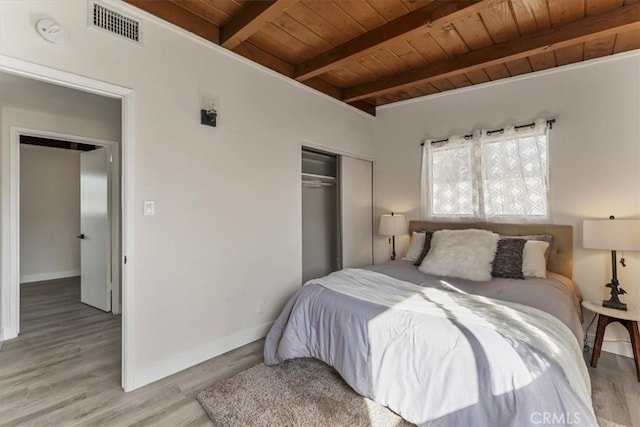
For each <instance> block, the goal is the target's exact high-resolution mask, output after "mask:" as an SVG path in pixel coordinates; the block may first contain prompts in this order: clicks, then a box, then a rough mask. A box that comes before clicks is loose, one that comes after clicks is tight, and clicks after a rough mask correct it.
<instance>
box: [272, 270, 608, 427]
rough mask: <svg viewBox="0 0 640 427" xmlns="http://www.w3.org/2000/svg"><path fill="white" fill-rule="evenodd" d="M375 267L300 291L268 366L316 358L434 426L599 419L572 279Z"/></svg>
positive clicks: (275, 334)
mask: <svg viewBox="0 0 640 427" xmlns="http://www.w3.org/2000/svg"><path fill="white" fill-rule="evenodd" d="M369 269H370V270H372V271H377V272H378V273H384V275H383V274H378V273H375V272H373V273H367V272H364V273H358V272H357V271H353V272H346V273H340V274H337V275H333V276H329V277H328V278H323V279H319V280H317V281H315V282H314V281H310V283H308V284H307V285H306V286H304V287H303V288H302V289H300V290H299V291H298V292H297V293H296V294H295V295H294V296H293V297H292V298H291V300H290V301H289V302H288V304H287V305H286V307H285V309H284V310H283V312H282V313H281V315H280V316H279V318H278V319H277V321H276V323H275V324H274V326H273V328H272V330H271V331H270V333H269V335H268V336H267V341H266V344H265V363H266V364H267V365H273V364H277V363H279V362H282V361H284V360H287V359H291V358H297V357H315V358H317V359H320V360H322V361H324V362H325V363H327V364H329V365H331V366H333V367H334V368H335V369H336V370H337V371H338V372H339V373H340V374H341V375H342V377H343V378H344V379H345V381H346V382H347V383H348V384H349V385H350V386H351V387H352V388H353V389H354V390H355V391H357V392H358V393H360V394H362V395H364V396H367V397H369V398H371V399H373V400H375V401H377V402H379V403H381V404H383V405H386V406H388V407H389V408H391V409H392V410H394V411H395V412H397V413H399V414H400V415H401V416H402V417H403V418H405V419H407V420H408V421H411V422H413V423H416V424H419V425H424V426H503V425H505V426H506V425H514V426H526V425H576V424H578V425H581V426H592V425H597V424H596V423H595V420H594V416H593V412H592V409H591V406H590V400H589V397H588V393H589V391H590V390H589V387H590V386H589V384H588V377H587V378H586V379H585V381H584V382H582V383H581V382H580V379H579V377H580V375H579V374H577V373H576V372H584V371H585V370H584V362H583V361H582V359H581V358H580V356H579V353H580V349H579V342H580V341H581V340H580V337H581V333H579V332H578V328H579V323H580V320H579V311H578V309H576V306H575V300H576V299H577V296H576V294H575V292H574V291H573V290H572V289H570V287H569V286H568V285H565V284H563V283H562V282H559V281H556V280H552V279H551V280H537V279H535V280H532V279H528V280H525V281H516V280H498V279H496V280H493V281H491V282H487V283H478V282H468V281H465V280H459V279H451V278H446V279H445V278H440V277H434V276H428V275H425V274H422V273H420V272H418V271H417V268H416V267H414V266H412V265H410V264H409V263H406V262H403V261H397V262H394V263H387V264H383V265H380V266H373V267H370V268H369ZM356 273H358V274H356ZM360 276H362V280H360ZM369 276H371V277H369ZM390 276H393V277H396V278H398V279H400V280H395V279H393V278H392V277H390ZM385 277H386V280H384V278H385ZM374 279H375V280H377V282H375V281H374ZM349 280H352V282H349V283H347V282H348V281H349ZM360 282H361V283H360ZM385 282H388V283H385ZM407 282H409V283H407ZM415 284H418V285H421V286H422V288H420V287H417V286H415ZM424 287H426V289H425V288H424ZM356 288H357V289H359V291H357V292H356V291H353V292H352V291H351V290H352V289H356ZM413 288H415V289H424V294H421V293H419V292H418V293H416V291H415V289H413ZM429 288H431V289H429ZM396 290H397V291H396ZM443 291H446V292H443ZM401 292H404V294H402V293H401ZM394 293H395V294H398V295H404V297H403V298H400V299H396V300H394V298H396V297H397V295H394ZM466 293H474V294H477V295H484V296H487V297H490V298H491V299H489V298H482V297H476V296H468V295H466ZM411 295H413V296H417V297H418V298H417V299H416V298H413V297H411V298H409V296H411ZM493 298H498V299H502V300H503V301H505V303H503V304H496V302H495V299H493ZM550 299H551V300H554V301H555V300H558V299H560V302H559V303H556V302H552V301H550ZM394 301H395V302H394ZM506 301H512V302H515V303H520V304H522V303H526V304H528V305H529V306H534V307H535V308H534V309H530V308H528V307H522V308H521V311H518V310H517V308H518V306H517V305H514V304H510V303H506ZM537 309H540V310H541V311H538V310H537ZM545 312H546V313H549V314H551V315H553V316H548V315H547V314H545ZM567 313H570V314H569V315H567ZM554 316H555V317H554ZM556 317H557V318H559V319H560V321H558V320H557V319H556ZM538 318H539V319H538ZM576 324H577V325H578V328H576ZM570 331H573V333H574V334H575V338H577V339H574V335H573V334H572V333H571V332H570ZM533 338H535V339H533ZM576 354H577V356H576ZM580 363H582V366H580V365H579V364H580ZM578 368H580V369H578ZM585 396H586V397H585Z"/></svg>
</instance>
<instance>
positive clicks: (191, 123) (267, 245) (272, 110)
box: [0, 1, 373, 386]
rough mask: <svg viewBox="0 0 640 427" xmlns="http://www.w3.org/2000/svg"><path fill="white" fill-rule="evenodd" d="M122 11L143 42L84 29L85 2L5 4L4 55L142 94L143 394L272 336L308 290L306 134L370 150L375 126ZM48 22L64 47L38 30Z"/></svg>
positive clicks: (138, 243)
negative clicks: (146, 212)
mask: <svg viewBox="0 0 640 427" xmlns="http://www.w3.org/2000/svg"><path fill="white" fill-rule="evenodd" d="M117 6H119V7H121V8H122V9H123V10H126V11H132V12H133V11H135V12H133V13H136V14H139V16H144V17H145V18H144V23H143V24H144V25H143V31H144V36H143V38H144V45H143V46H141V47H140V46H136V45H133V44H131V43H128V42H126V41H122V40H120V39H118V38H117V37H113V36H111V35H109V34H106V33H104V32H102V31H97V30H94V29H90V28H88V27H87V24H86V22H87V10H86V7H87V4H86V2H50V1H30V2H20V1H3V2H0V15H1V18H0V19H1V20H0V40H2V43H1V44H0V53H2V54H3V55H8V56H12V57H17V58H20V59H23V60H27V61H31V62H35V63H39V64H45V65H47V66H50V67H54V68H58V69H61V70H65V71H70V72H73V73H77V74H81V75H84V76H89V77H92V78H95V79H99V80H103V81H106V82H110V83H114V84H117V85H120V86H125V87H129V88H132V89H133V90H134V93H135V105H134V111H133V115H134V117H135V122H134V135H133V141H134V147H135V148H134V151H135V153H134V160H133V163H134V164H133V168H134V171H133V172H134V174H135V175H134V178H133V182H132V186H133V193H134V197H135V205H134V206H132V207H131V208H132V209H133V210H134V212H135V223H134V230H133V231H132V232H133V233H134V235H133V239H134V244H135V253H128V254H127V256H128V258H129V262H130V263H132V266H133V267H134V271H135V272H134V277H133V281H132V283H130V286H132V287H133V292H134V294H135V300H134V301H133V304H134V305H133V306H132V307H131V312H132V315H131V316H129V317H128V318H127V321H128V322H130V325H131V326H132V327H133V335H134V337H135V339H134V342H131V343H129V345H131V346H132V347H133V349H132V352H133V355H134V357H133V360H129V361H128V362H129V363H132V364H133V366H134V369H135V371H136V374H135V379H134V381H135V383H136V385H137V386H139V385H140V384H144V383H146V382H148V381H151V380H153V379H156V378H158V377H160V376H163V375H167V374H168V373H171V372H173V371H175V370H177V369H182V368H185V367H187V366H188V365H190V364H193V363H196V362H197V361H199V360H203V359H205V358H208V357H212V356H213V355H215V354H217V353H218V352H219V351H222V350H225V349H228V348H229V347H231V346H237V345H241V344H242V343H243V342H246V341H247V340H251V339H254V338H258V337H259V336H261V335H263V334H264V333H265V331H266V329H267V327H268V325H269V322H271V321H273V320H274V318H275V317H276V315H277V313H278V311H279V310H280V309H281V307H282V306H283V304H284V302H285V300H286V299H287V298H288V297H289V296H290V295H291V294H292V293H293V292H294V291H295V290H296V289H297V288H298V287H299V286H300V280H301V255H300V254H301V191H300V179H299V178H300V147H301V145H302V144H303V140H308V141H312V142H314V143H317V144H323V145H325V146H327V147H329V148H333V149H338V150H343V151H348V152H351V153H356V154H359V155H364V156H372V155H373V136H372V131H373V120H372V119H371V118H369V117H367V116H365V115H364V114H361V113H360V112H357V111H355V110H354V109H352V108H351V107H348V106H346V105H343V104H339V103H337V102H336V101H334V100H331V99H329V98H327V97H326V96H324V95H320V94H317V93H315V92H312V91H310V90H309V89H307V88H304V87H303V86H301V85H298V84H296V83H292V82H291V81H288V80H285V79H284V78H282V77H280V76H276V75H275V74H274V73H272V72H269V71H266V70H264V69H261V68H260V67H257V66H255V65H251V64H250V63H249V62H248V61H245V60H243V59H240V58H239V57H236V56H235V55H233V54H229V53H226V51H224V50H223V49H221V48H218V47H214V46H211V45H210V44H208V43H202V42H200V41H194V40H193V39H192V38H190V37H186V36H184V35H183V34H185V33H183V32H182V31H174V30H173V29H172V30H170V31H169V30H167V28H173V27H170V26H169V25H168V24H160V23H158V21H157V20H155V19H153V18H150V17H148V15H146V14H142V13H141V12H137V11H136V9H135V8H133V7H130V6H128V5H125V4H122V3H117ZM44 17H50V18H53V19H56V20H58V21H59V22H60V23H61V24H62V25H64V26H65V27H66V28H67V30H68V33H69V38H70V40H69V44H68V45H66V46H55V45H52V44H50V43H47V42H46V41H44V40H42V39H41V38H40V37H39V36H38V35H37V34H36V32H35V30H34V25H35V22H36V21H37V20H38V19H39V18H44ZM206 94H214V95H218V96H219V97H220V106H221V109H220V112H219V116H218V127H217V128H211V127H206V126H201V125H200V124H199V109H200V102H201V98H202V96H203V95H206ZM143 200H155V201H156V215H155V216H153V217H145V216H143V215H142V202H143ZM3 203H4V201H3ZM276 249H277V250H276ZM3 280H4V279H3ZM258 299H261V300H264V301H265V306H266V312H265V313H264V314H263V315H258V314H257V312H256V302H257V300H258Z"/></svg>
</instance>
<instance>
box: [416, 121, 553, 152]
mask: <svg viewBox="0 0 640 427" xmlns="http://www.w3.org/2000/svg"><path fill="white" fill-rule="evenodd" d="M555 122H556V119H551V120H547V124H548V125H549V129H553V124H554V123H555ZM530 126H531V127H532V126H535V123H527V124H526V125H519V126H514V127H515V128H516V130H517V129H522V128H526V127H530ZM502 131H504V128H500V129H494V130H489V131H487V135H491V134H492V133H497V132H502ZM472 136H473V134H468V135H464V136H463V138H465V139H469V138H471V137H472ZM448 139H449V138H445V139H438V140H437V141H431V143H432V144H437V143H439V142H446V141H447V140H448ZM420 145H421V146H424V141H423V142H421V143H420Z"/></svg>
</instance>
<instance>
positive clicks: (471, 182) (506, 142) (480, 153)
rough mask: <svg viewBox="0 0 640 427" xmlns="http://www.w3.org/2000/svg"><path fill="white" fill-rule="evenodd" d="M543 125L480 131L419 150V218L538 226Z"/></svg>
mask: <svg viewBox="0 0 640 427" xmlns="http://www.w3.org/2000/svg"><path fill="white" fill-rule="evenodd" d="M547 137H548V125H547V121H546V120H538V121H536V122H535V123H534V124H532V125H531V126H527V127H526V128H524V127H521V128H519V129H516V127H515V126H505V128H504V129H503V130H502V131H500V132H490V131H487V130H479V131H476V132H474V133H473V134H472V135H471V136H467V137H464V136H452V137H450V138H449V139H447V140H446V141H444V142H438V143H433V141H431V140H427V141H425V143H424V146H423V151H422V175H421V191H420V199H421V200H420V207H421V216H422V218H426V219H443V220H448V221H451V220H464V221H468V220H470V219H476V220H488V221H512V220H517V221H523V220H525V221H526V220H532V221H540V220H544V219H546V218H547V215H548V206H549V194H548V188H549V186H548V164H547V163H548V162H547V156H548V153H547Z"/></svg>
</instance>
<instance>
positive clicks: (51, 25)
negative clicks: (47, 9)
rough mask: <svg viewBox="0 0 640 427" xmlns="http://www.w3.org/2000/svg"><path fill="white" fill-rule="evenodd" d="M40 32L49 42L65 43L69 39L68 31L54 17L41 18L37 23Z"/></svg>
mask: <svg viewBox="0 0 640 427" xmlns="http://www.w3.org/2000/svg"><path fill="white" fill-rule="evenodd" d="M36 29H37V30H38V34H40V35H41V36H42V38H43V39H45V40H46V41H48V42H51V43H55V44H63V43H66V42H67V40H68V37H67V31H66V30H65V29H64V27H63V26H62V25H60V24H58V23H57V22H56V21H54V20H53V19H41V20H39V21H38V23H37V24H36Z"/></svg>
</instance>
